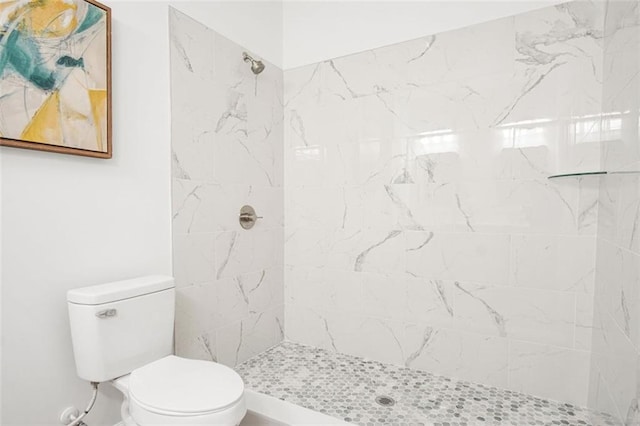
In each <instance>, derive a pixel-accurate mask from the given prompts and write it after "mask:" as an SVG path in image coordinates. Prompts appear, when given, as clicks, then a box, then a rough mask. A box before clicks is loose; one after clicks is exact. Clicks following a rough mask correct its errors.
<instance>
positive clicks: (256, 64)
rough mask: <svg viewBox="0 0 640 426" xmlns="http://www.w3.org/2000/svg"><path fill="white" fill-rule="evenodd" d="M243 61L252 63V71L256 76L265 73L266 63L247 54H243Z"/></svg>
mask: <svg viewBox="0 0 640 426" xmlns="http://www.w3.org/2000/svg"><path fill="white" fill-rule="evenodd" d="M242 59H244V61H245V62H251V71H253V73H254V74H255V75H258V74H260V73H261V72H262V71H264V63H263V62H262V61H258V60H256V59H253V58H252V57H251V55H249V54H248V53H247V52H242Z"/></svg>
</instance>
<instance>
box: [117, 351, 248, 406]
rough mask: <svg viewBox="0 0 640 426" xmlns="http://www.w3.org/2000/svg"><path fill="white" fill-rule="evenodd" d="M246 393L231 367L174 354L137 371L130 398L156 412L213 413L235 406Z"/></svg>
mask: <svg viewBox="0 0 640 426" xmlns="http://www.w3.org/2000/svg"><path fill="white" fill-rule="evenodd" d="M243 393H244V383H243V382H242V379H241V378H240V376H239V375H238V373H236V372H235V371H233V370H232V369H231V368H229V367H226V366H224V365H221V364H218V363H215V362H210V361H197V360H193V359H185V358H180V357H177V356H173V355H171V356H168V357H165V358H162V359H159V360H158V361H154V362H152V363H151V364H147V365H145V366H144V367H141V368H139V369H137V370H135V371H133V372H132V373H131V377H130V380H129V397H130V398H132V399H134V400H135V402H136V403H137V404H139V405H140V406H142V407H143V408H145V409H146V410H149V411H152V412H156V413H175V414H178V415H179V414H184V415H197V414H203V413H211V412H214V411H219V410H224V409H225V408H227V407H229V406H230V405H233V404H234V403H235V402H237V401H238V400H239V399H240V398H242V395H243Z"/></svg>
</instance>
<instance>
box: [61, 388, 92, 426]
mask: <svg viewBox="0 0 640 426" xmlns="http://www.w3.org/2000/svg"><path fill="white" fill-rule="evenodd" d="M99 384H100V383H99V382H91V386H92V387H93V395H91V401H89V405H87V408H86V409H85V410H84V411H83V412H82V413H81V414H80V415H79V416H78V417H76V418H75V419H73V420H72V422H71V423H69V424H67V426H82V425H86V424H85V423H84V422H83V421H82V419H84V418H85V417H86V416H87V414H89V411H91V409H92V408H93V406H94V404H95V403H96V399H97V398H98V385H99Z"/></svg>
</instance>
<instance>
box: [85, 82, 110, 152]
mask: <svg viewBox="0 0 640 426" xmlns="http://www.w3.org/2000/svg"><path fill="white" fill-rule="evenodd" d="M89 101H90V102H91V112H92V114H93V124H94V126H95V129H96V141H97V143H98V150H99V151H105V149H104V144H103V140H102V138H103V134H102V132H103V129H105V128H106V123H107V91H106V90H89Z"/></svg>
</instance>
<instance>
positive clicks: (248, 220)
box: [238, 206, 262, 229]
mask: <svg viewBox="0 0 640 426" xmlns="http://www.w3.org/2000/svg"><path fill="white" fill-rule="evenodd" d="M258 219H262V216H258V215H256V211H255V209H254V208H253V207H251V206H242V208H241V209H240V217H239V219H238V220H239V222H240V226H242V227H243V228H244V229H251V228H253V227H254V226H255V224H256V221H257V220H258Z"/></svg>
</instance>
